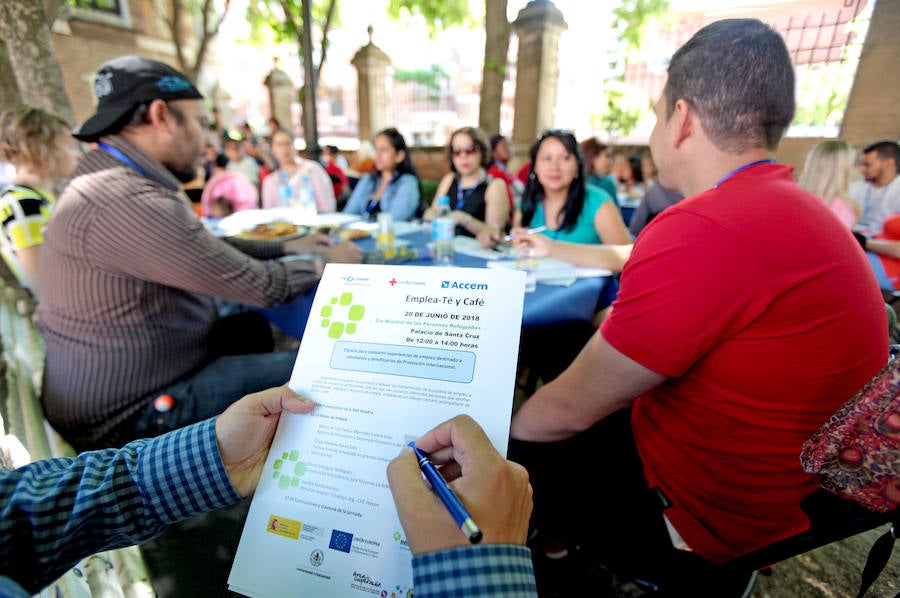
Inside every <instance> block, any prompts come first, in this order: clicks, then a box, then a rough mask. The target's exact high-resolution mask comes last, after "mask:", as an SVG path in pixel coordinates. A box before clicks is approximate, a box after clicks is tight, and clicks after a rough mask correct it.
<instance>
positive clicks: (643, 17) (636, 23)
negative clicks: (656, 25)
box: [613, 0, 669, 49]
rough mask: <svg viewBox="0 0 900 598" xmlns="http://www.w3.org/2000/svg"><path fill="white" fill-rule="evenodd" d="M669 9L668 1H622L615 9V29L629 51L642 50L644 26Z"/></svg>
mask: <svg viewBox="0 0 900 598" xmlns="http://www.w3.org/2000/svg"><path fill="white" fill-rule="evenodd" d="M668 8H669V2H668V0H620V3H619V6H618V7H617V8H614V9H613V27H614V28H615V29H616V30H618V32H619V37H620V38H621V39H623V40H624V41H625V42H626V43H627V44H628V48H629V49H637V48H640V47H641V30H642V29H643V27H644V24H645V23H646V22H647V21H648V20H649V19H650V18H651V17H654V16H659V15H661V14H663V13H664V12H666V11H667V10H668Z"/></svg>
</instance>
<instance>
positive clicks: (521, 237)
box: [509, 226, 554, 257]
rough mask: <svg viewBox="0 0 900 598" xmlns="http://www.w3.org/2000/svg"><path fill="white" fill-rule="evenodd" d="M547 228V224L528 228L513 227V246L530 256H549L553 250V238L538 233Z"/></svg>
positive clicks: (522, 253) (521, 253)
mask: <svg viewBox="0 0 900 598" xmlns="http://www.w3.org/2000/svg"><path fill="white" fill-rule="evenodd" d="M545 230H547V227H546V226H539V227H537V228H530V229H528V230H523V229H521V228H519V229H513V231H512V234H511V235H509V237H510V238H511V239H512V241H513V247H514V248H515V250H516V251H517V252H518V253H519V254H520V255H528V256H530V257H547V256H549V255H550V254H551V253H552V251H553V243H554V241H553V239H551V238H550V237H548V236H546V235H541V234H538V233H541V232H544V231H545Z"/></svg>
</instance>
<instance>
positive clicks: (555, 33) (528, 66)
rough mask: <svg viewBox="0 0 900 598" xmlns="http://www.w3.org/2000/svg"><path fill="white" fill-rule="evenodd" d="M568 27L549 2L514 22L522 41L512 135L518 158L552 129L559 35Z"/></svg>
mask: <svg viewBox="0 0 900 598" xmlns="http://www.w3.org/2000/svg"><path fill="white" fill-rule="evenodd" d="M568 27H569V26H568V25H567V24H566V22H565V20H564V19H563V14H562V12H560V10H559V9H558V8H556V6H554V4H553V3H552V2H550V1H549V0H531V1H530V2H529V3H528V4H527V5H526V6H525V8H523V9H522V10H520V11H519V14H518V16H517V17H516V20H515V21H513V22H512V28H513V31H515V33H516V36H517V37H518V38H519V55H518V58H517V61H516V98H515V117H514V119H513V134H512V143H513V150H514V152H515V154H516V155H518V156H527V155H528V150H529V149H530V148H531V144H532V143H534V141H535V139H537V136H538V135H539V134H540V133H541V131H543V130H544V129H548V128H550V127H552V126H553V121H554V118H553V108H554V107H555V106H556V87H557V80H558V79H559V64H558V58H559V36H560V34H562V32H563V31H565V30H566V29H568Z"/></svg>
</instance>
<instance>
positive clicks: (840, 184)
mask: <svg viewBox="0 0 900 598" xmlns="http://www.w3.org/2000/svg"><path fill="white" fill-rule="evenodd" d="M855 162H856V150H855V149H853V146H852V145H850V144H849V143H848V142H846V141H844V140H843V139H834V140H831V141H823V142H822V143H820V144H819V145H817V146H816V147H814V148H813V149H812V151H810V152H809V154H807V156H806V164H805V165H804V166H803V172H802V173H801V174H800V179H799V180H798V181H797V182H798V183H799V184H800V186H801V187H803V188H804V189H806V190H807V191H809V192H810V193H813V194H815V195H818V196H819V197H820V198H822V201H824V202H825V205H827V206H828V207H829V208H831V210H832V211H833V212H834V213H835V214H837V217H838V218H840V219H841V222H843V223H844V224H846V225H847V228H853V225H854V224H856V220H857V219H858V218H859V212H860V209H859V206H858V205H857V204H856V202H855V201H853V200H852V199H849V196H848V194H847V189H848V188H849V187H850V178H851V176H852V175H853V170H854V169H853V165H854V163H855Z"/></svg>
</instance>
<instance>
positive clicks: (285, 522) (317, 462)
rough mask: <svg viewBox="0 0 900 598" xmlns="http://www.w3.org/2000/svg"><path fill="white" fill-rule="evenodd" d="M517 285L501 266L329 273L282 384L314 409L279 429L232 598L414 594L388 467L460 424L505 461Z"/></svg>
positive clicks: (396, 597) (519, 295) (285, 419)
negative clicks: (455, 421)
mask: <svg viewBox="0 0 900 598" xmlns="http://www.w3.org/2000/svg"><path fill="white" fill-rule="evenodd" d="M524 284H525V275H524V273H523V272H519V271H514V270H504V269H498V270H494V269H491V270H489V269H486V268H440V267H426V266H402V265H397V266H377V265H350V264H329V265H328V266H327V267H326V268H325V273H324V274H323V276H322V280H321V282H320V283H319V288H318V291H317V292H316V297H315V300H314V301H313V306H312V310H311V312H310V317H309V321H308V322H307V325H306V330H305V332H304V334H303V340H302V342H301V345H300V350H299V352H298V355H297V362H296V364H295V366H294V371H293V374H292V376H291V382H290V385H291V388H293V389H294V390H296V391H297V392H299V393H301V394H303V395H305V396H307V397H310V398H312V399H313V400H315V401H316V403H318V406H317V407H316V409H315V410H314V411H313V412H312V413H311V414H309V415H291V414H284V415H283V416H282V418H281V421H280V423H279V427H278V430H277V432H276V434H275V439H274V441H273V443H272V448H271V450H270V452H269V456H268V458H267V461H266V466H265V469H264V471H263V474H262V478H261V480H260V483H259V487H258V488H257V491H256V494H255V495H254V497H253V502H252V504H251V506H250V512H249V514H248V516H247V521H246V523H245V525H244V530H243V533H242V535H241V540H240V544H239V546H238V550H237V554H236V555H235V560H234V565H233V567H232V570H231V575H230V576H229V579H228V585H229V588H230V589H231V590H233V591H235V592H239V593H241V594H245V595H248V596H257V597H265V598H275V597H279V598H280V597H282V596H295V595H303V596H329V597H340V596H350V597H353V596H380V597H383V598H387V597H393V598H411V597H412V596H413V588H412V581H413V578H412V565H411V562H412V555H411V553H410V551H409V547H408V545H407V543H406V539H405V537H404V534H403V528H402V527H401V525H400V520H399V518H398V517H397V512H396V509H395V507H394V503H393V500H392V498H391V492H390V489H389V487H388V484H387V475H386V467H387V464H388V462H389V461H390V460H391V459H393V458H394V457H396V456H397V454H398V453H399V452H400V449H401V448H402V447H403V446H404V445H405V444H407V443H408V442H410V441H411V440H415V439H416V438H417V437H418V436H420V435H421V434H423V433H425V432H426V431H428V430H430V429H431V428H432V427H434V426H435V425H437V424H439V423H441V422H443V421H445V420H447V419H450V418H452V417H453V416H456V415H458V414H460V413H467V414H469V415H471V416H472V418H473V419H475V421H477V422H478V423H479V424H480V425H481V427H482V428H484V430H485V432H486V433H487V435H488V437H489V438H490V439H491V442H492V443H493V444H494V446H495V447H496V448H497V450H499V451H500V452H501V454H504V455H505V454H506V445H507V442H508V439H509V424H510V417H511V413H512V399H513V390H514V385H515V373H516V362H517V357H518V346H519V334H520V330H521V325H522V302H523V298H524ZM447 516H448V517H450V515H449V513H448V514H447ZM476 523H477V521H476ZM460 534H462V531H460Z"/></svg>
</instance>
